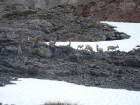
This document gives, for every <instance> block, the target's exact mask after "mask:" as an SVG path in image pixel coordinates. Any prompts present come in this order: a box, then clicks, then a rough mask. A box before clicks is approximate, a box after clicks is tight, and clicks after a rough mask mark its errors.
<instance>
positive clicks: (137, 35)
mask: <svg viewBox="0 0 140 105" xmlns="http://www.w3.org/2000/svg"><path fill="white" fill-rule="evenodd" d="M102 23H108V24H110V25H113V26H116V27H118V28H115V29H116V30H117V31H119V32H124V33H126V34H128V35H130V36H131V37H130V38H129V39H124V40H115V41H100V42H72V43H71V46H72V47H73V48H75V49H77V45H87V44H89V45H91V46H92V47H93V50H94V51H96V44H98V45H99V47H102V48H103V49H104V51H107V46H112V45H113V46H117V44H118V46H119V50H120V51H126V52H128V51H130V50H132V49H133V48H136V45H140V23H120V22H102ZM68 43H69V42H57V43H56V45H57V46H59V45H67V44H68ZM117 50H118V49H117Z"/></svg>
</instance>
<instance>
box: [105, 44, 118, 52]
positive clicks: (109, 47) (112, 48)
mask: <svg viewBox="0 0 140 105" xmlns="http://www.w3.org/2000/svg"><path fill="white" fill-rule="evenodd" d="M116 48H119V46H118V45H117V46H108V47H107V50H108V51H109V50H112V51H113V50H116Z"/></svg>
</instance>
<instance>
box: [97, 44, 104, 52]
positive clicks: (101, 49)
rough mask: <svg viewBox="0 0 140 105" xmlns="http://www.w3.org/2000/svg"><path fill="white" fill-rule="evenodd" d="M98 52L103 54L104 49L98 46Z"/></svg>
mask: <svg viewBox="0 0 140 105" xmlns="http://www.w3.org/2000/svg"><path fill="white" fill-rule="evenodd" d="M96 50H97V52H103V48H99V46H98V44H97V45H96Z"/></svg>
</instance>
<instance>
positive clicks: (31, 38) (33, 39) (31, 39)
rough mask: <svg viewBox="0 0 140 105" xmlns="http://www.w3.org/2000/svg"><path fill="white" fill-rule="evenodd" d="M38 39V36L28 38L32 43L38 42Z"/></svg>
mask: <svg viewBox="0 0 140 105" xmlns="http://www.w3.org/2000/svg"><path fill="white" fill-rule="evenodd" d="M37 37H38V36H36V37H34V38H33V37H28V41H30V42H37V41H38V40H37Z"/></svg>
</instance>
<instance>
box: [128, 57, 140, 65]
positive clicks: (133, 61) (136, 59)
mask: <svg viewBox="0 0 140 105" xmlns="http://www.w3.org/2000/svg"><path fill="white" fill-rule="evenodd" d="M125 63H126V65H127V66H132V67H140V59H139V57H134V58H132V57H126V58H125Z"/></svg>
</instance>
